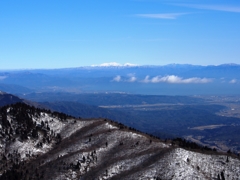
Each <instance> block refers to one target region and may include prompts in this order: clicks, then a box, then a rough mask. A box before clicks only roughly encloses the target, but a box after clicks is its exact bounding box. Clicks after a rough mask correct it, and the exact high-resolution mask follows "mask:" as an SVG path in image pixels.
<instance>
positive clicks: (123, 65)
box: [91, 62, 138, 67]
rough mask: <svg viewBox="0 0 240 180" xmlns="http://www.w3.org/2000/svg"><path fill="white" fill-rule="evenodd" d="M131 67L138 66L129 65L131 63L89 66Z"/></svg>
mask: <svg viewBox="0 0 240 180" xmlns="http://www.w3.org/2000/svg"><path fill="white" fill-rule="evenodd" d="M131 66H138V65H137V64H131V63H125V64H120V63H117V62H110V63H102V64H100V65H91V67H131Z"/></svg>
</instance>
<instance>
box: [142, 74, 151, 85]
mask: <svg viewBox="0 0 240 180" xmlns="http://www.w3.org/2000/svg"><path fill="white" fill-rule="evenodd" d="M149 77H150V76H148V75H147V76H146V77H145V78H144V80H142V81H141V82H143V83H149V82H151V80H150V79H149Z"/></svg>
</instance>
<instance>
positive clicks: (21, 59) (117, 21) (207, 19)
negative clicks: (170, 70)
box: [0, 0, 240, 69]
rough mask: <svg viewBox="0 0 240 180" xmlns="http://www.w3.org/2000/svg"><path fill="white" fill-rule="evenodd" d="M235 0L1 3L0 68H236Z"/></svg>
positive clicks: (238, 20)
mask: <svg viewBox="0 0 240 180" xmlns="http://www.w3.org/2000/svg"><path fill="white" fill-rule="evenodd" d="M239 32H240V2H239V1H236V0H235V1H233V0H228V1H226V0H224V1H223V0H207V1H206V0H201V1H199V0H195V1H187V0H185V1H184V0H178V1H177V0H176V1H171V0H168V1H166V0H101V1H99V0H51V1H49V0H34V1H33V0H14V1H13V0H6V1H5V0H4V1H0V69H22V68H63V67H79V66H87V65H93V64H102V63H107V62H118V63H121V64H124V63H132V64H139V65H146V64H152V65H165V64H170V63H181V64H200V65H209V64H212V65H218V64H224V63H237V64H239V63H240V33H239Z"/></svg>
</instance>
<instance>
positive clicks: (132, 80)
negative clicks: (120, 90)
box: [127, 76, 137, 82]
mask: <svg viewBox="0 0 240 180" xmlns="http://www.w3.org/2000/svg"><path fill="white" fill-rule="evenodd" d="M136 80H137V78H136V77H135V76H132V77H130V78H129V79H128V80H127V81H128V82H135V81H136Z"/></svg>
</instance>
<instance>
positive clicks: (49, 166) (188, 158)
mask: <svg viewBox="0 0 240 180" xmlns="http://www.w3.org/2000/svg"><path fill="white" fill-rule="evenodd" d="M0 161H1V163H0V179H4V180H5V179H16V180H17V179H24V180H25V179H26V180H28V179H219V178H221V179H237V178H239V176H240V170H239V166H240V161H239V159H238V157H237V156H235V155H234V154H223V153H218V152H216V151H214V150H212V149H210V148H207V147H201V146H198V145H197V144H195V143H191V142H187V141H185V140H181V139H176V140H164V141H163V140H160V139H158V138H156V137H154V136H152V135H148V134H144V133H142V132H140V131H137V130H136V129H134V128H130V127H127V126H125V125H123V124H121V123H117V122H114V121H111V120H108V119H101V118H98V119H81V118H74V117H72V116H69V115H66V114H64V113H58V112H52V111H50V110H44V109H39V108H35V107H33V106H29V105H26V104H23V103H17V104H14V105H8V106H4V107H2V108H1V109H0Z"/></svg>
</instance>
